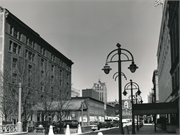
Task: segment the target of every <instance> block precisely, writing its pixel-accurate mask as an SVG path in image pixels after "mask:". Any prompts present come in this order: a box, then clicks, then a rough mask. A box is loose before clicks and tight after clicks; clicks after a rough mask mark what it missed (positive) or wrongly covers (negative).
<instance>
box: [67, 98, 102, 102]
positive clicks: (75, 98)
mask: <svg viewBox="0 0 180 135" xmlns="http://www.w3.org/2000/svg"><path fill="white" fill-rule="evenodd" d="M88 98H89V99H91V100H94V101H97V102H100V103H104V102H102V101H100V100H97V99H94V98H92V97H71V99H88Z"/></svg>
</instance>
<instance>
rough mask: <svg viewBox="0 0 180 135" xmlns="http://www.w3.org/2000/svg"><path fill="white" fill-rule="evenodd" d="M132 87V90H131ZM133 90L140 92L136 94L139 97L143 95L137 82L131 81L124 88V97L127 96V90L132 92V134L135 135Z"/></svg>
mask: <svg viewBox="0 0 180 135" xmlns="http://www.w3.org/2000/svg"><path fill="white" fill-rule="evenodd" d="M129 87H130V88H129ZM133 89H138V91H137V92H136V93H137V94H138V95H140V94H141V91H140V88H139V85H138V84H137V83H135V82H132V80H130V82H129V83H127V84H126V85H125V86H124V92H123V95H125V96H126V94H127V92H126V90H130V91H131V103H132V134H135V124H134V110H133Z"/></svg>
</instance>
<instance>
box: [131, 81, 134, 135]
mask: <svg viewBox="0 0 180 135" xmlns="http://www.w3.org/2000/svg"><path fill="white" fill-rule="evenodd" d="M130 81H131V102H132V134H135V125H134V109H133V88H132V80H130Z"/></svg>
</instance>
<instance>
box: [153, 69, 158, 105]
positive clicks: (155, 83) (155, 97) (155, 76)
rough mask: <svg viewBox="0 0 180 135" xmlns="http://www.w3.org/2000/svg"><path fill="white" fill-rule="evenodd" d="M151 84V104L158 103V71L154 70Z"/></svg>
mask: <svg viewBox="0 0 180 135" xmlns="http://www.w3.org/2000/svg"><path fill="white" fill-rule="evenodd" d="M152 83H153V88H152V90H153V96H152V98H153V103H155V102H156V103H158V102H159V88H158V71H157V70H154V71H153V77H152Z"/></svg>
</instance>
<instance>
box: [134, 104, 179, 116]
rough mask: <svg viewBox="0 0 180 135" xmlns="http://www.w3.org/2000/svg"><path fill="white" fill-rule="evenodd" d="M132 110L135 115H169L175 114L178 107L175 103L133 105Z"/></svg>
mask: <svg viewBox="0 0 180 135" xmlns="http://www.w3.org/2000/svg"><path fill="white" fill-rule="evenodd" d="M133 110H134V114H135V115H147V114H169V113H177V112H178V105H177V103H175V102H168V103H148V104H133Z"/></svg>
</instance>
